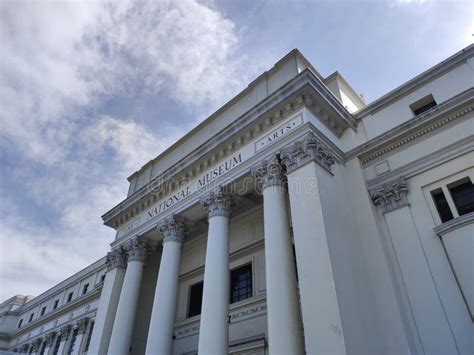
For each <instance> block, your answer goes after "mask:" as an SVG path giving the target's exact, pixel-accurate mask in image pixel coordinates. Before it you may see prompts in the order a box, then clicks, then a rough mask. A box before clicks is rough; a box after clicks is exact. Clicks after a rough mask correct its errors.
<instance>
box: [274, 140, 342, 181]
mask: <svg viewBox="0 0 474 355" xmlns="http://www.w3.org/2000/svg"><path fill="white" fill-rule="evenodd" d="M280 158H281V163H282V164H283V165H285V166H286V170H287V171H288V172H289V173H291V172H292V171H294V170H296V169H298V168H299V167H301V166H303V165H305V164H307V163H308V162H310V161H314V162H316V163H317V164H319V165H321V166H322V167H323V168H325V169H326V170H328V171H331V165H333V164H334V163H335V162H336V159H335V154H334V152H333V151H332V150H331V148H329V147H328V146H326V145H325V144H324V143H323V142H322V141H321V140H320V139H319V138H318V137H316V136H315V135H314V133H312V132H309V133H308V134H307V135H306V136H305V137H304V138H303V139H302V140H300V141H297V142H295V143H294V144H293V145H292V146H290V147H288V148H284V149H283V150H282V152H281V154H280Z"/></svg>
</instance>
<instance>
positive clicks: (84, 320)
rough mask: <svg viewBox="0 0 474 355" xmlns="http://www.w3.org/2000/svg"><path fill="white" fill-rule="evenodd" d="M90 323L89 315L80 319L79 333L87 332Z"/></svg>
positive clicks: (77, 326) (77, 324) (77, 323)
mask: <svg viewBox="0 0 474 355" xmlns="http://www.w3.org/2000/svg"><path fill="white" fill-rule="evenodd" d="M88 324H89V318H88V317H84V318H81V319H79V320H78V321H77V322H76V328H77V334H78V335H81V334H84V333H85V332H86V329H87V325H88Z"/></svg>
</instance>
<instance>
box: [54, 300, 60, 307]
mask: <svg viewBox="0 0 474 355" xmlns="http://www.w3.org/2000/svg"><path fill="white" fill-rule="evenodd" d="M58 304H59V300H56V301H54V304H53V309H56V308H58Z"/></svg>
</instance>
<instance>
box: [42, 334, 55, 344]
mask: <svg viewBox="0 0 474 355" xmlns="http://www.w3.org/2000/svg"><path fill="white" fill-rule="evenodd" d="M55 338H56V332H51V333H48V334H46V336H45V337H44V342H45V344H46V346H52V345H53V342H54V339H55Z"/></svg>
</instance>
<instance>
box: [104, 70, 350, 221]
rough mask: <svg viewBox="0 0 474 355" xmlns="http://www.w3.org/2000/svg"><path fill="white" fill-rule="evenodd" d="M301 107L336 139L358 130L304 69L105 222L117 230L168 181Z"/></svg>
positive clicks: (196, 169)
mask: <svg viewBox="0 0 474 355" xmlns="http://www.w3.org/2000/svg"><path fill="white" fill-rule="evenodd" d="M302 107H308V109H310V110H311V111H312V112H314V113H315V114H316V116H317V117H320V119H321V122H322V123H323V124H325V125H326V126H327V127H328V129H330V130H331V131H332V132H333V133H334V134H335V135H337V136H340V135H341V134H342V132H343V130H344V129H347V128H351V129H354V130H355V128H356V124H357V123H356V120H355V119H354V118H353V116H352V115H351V114H350V113H349V111H347V109H346V108H345V107H344V106H343V105H342V103H340V101H339V100H338V99H337V98H336V97H335V96H334V95H333V94H332V93H331V92H330V91H329V89H328V88H327V87H326V86H325V85H324V83H323V82H322V81H321V79H320V78H318V77H317V76H315V74H314V73H313V72H312V71H310V70H309V69H305V70H303V71H302V72H301V73H300V74H298V75H297V76H296V77H295V78H294V79H292V80H290V81H289V82H288V83H286V84H285V85H284V86H283V87H281V88H280V89H279V90H277V91H275V92H274V93H273V94H271V95H270V96H269V97H268V98H266V99H265V100H263V101H261V102H260V103H258V104H257V105H256V106H255V107H253V108H252V109H250V110H249V111H248V112H246V113H245V114H243V115H241V116H240V117H239V118H237V119H236V120H235V121H234V122H233V123H232V124H230V125H229V126H228V127H226V128H225V129H223V130H222V131H221V132H220V133H218V134H216V135H215V136H214V137H212V138H210V139H209V140H208V141H207V142H206V143H204V144H202V145H201V146H200V147H199V148H197V149H196V150H195V151H193V152H191V153H190V154H188V156H187V157H186V158H185V159H182V160H181V161H180V162H177V163H176V164H175V165H173V166H172V167H170V168H169V169H167V170H166V171H164V172H163V173H162V174H161V175H160V177H159V182H160V183H159V184H158V186H154V182H153V181H151V182H149V183H148V184H146V185H144V186H143V187H141V188H140V189H139V190H138V191H136V192H135V193H133V194H132V195H131V196H129V197H127V198H126V199H125V200H124V201H122V202H121V203H119V204H118V205H117V206H116V207H114V208H112V209H111V210H110V211H108V212H107V213H105V214H104V215H103V216H102V218H103V220H104V223H105V224H106V225H108V226H110V227H113V228H118V227H119V226H120V225H123V224H124V223H126V222H128V221H129V220H131V219H132V218H133V217H135V216H136V215H137V214H138V213H140V212H141V211H143V210H144V209H145V208H147V207H148V206H150V205H151V204H152V203H153V202H155V201H156V200H158V199H159V198H160V197H161V196H160V194H159V192H158V193H156V192H157V191H159V190H166V189H167V188H172V189H173V188H174V186H173V185H171V187H170V186H169V185H167V182H168V181H175V182H176V183H175V185H177V184H178V183H179V181H181V180H183V179H187V178H190V177H193V176H196V175H197V174H198V173H200V172H201V171H203V170H205V169H206V168H207V167H208V166H210V165H211V164H214V163H217V162H218V161H220V160H222V159H225V157H227V156H229V155H230V154H231V153H232V152H233V151H235V150H236V149H238V148H240V147H242V146H243V145H245V144H246V143H248V142H249V141H251V140H253V139H254V138H255V137H256V136H257V135H260V134H262V133H263V132H264V131H266V130H268V129H270V128H271V127H274V126H276V125H277V124H278V123H279V122H281V121H282V120H283V119H285V118H286V117H289V115H291V114H293V113H295V112H296V111H298V110H299V109H301V108H302ZM158 158H159V157H158ZM158 158H157V159H158ZM150 186H152V187H153V191H154V192H155V193H154V194H151V193H150V192H151V189H150ZM119 221H120V222H119Z"/></svg>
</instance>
